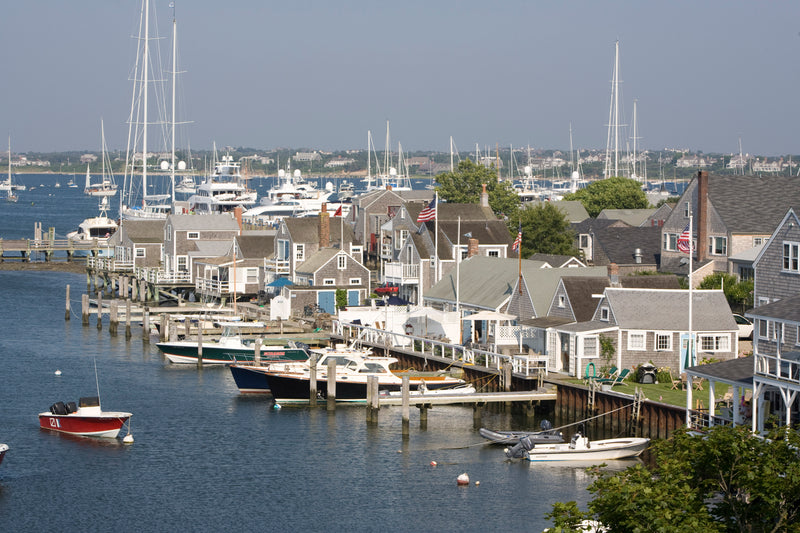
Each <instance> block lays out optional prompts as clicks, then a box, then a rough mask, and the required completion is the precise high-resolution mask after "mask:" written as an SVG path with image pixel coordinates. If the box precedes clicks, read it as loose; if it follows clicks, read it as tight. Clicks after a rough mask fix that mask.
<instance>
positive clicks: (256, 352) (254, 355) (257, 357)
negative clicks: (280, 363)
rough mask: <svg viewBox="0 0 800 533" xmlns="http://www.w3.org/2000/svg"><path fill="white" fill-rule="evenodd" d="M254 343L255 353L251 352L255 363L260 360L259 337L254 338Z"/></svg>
mask: <svg viewBox="0 0 800 533" xmlns="http://www.w3.org/2000/svg"><path fill="white" fill-rule="evenodd" d="M254 344H255V353H253V361H255V363H256V364H258V363H260V362H261V339H256V342H255V343H254Z"/></svg>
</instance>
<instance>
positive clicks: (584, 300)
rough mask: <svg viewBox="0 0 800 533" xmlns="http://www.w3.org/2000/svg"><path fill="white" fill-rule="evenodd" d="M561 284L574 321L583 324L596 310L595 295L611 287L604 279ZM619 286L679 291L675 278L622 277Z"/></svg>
mask: <svg viewBox="0 0 800 533" xmlns="http://www.w3.org/2000/svg"><path fill="white" fill-rule="evenodd" d="M561 283H562V284H563V285H564V290H565V291H566V293H567V296H568V297H569V303H570V305H571V307H572V312H573V314H574V315H575V320H577V321H578V322H584V321H587V320H591V318H592V316H593V315H594V312H595V310H596V309H597V303H598V299H597V298H594V297H593V295H595V294H603V291H604V290H605V288H606V287H609V286H610V285H611V280H610V279H609V278H608V277H607V276H606V277H585V276H576V277H565V278H562V280H561ZM619 284H620V286H622V287H623V288H643V289H644V288H646V289H679V288H680V284H679V283H678V278H676V277H675V276H669V275H665V276H622V277H620V278H619Z"/></svg>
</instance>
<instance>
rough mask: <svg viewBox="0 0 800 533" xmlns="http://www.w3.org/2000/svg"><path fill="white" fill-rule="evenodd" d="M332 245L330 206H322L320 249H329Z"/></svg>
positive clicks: (320, 213)
mask: <svg viewBox="0 0 800 533" xmlns="http://www.w3.org/2000/svg"><path fill="white" fill-rule="evenodd" d="M330 245H331V218H330V213H328V204H322V210H321V211H320V212H319V248H320V250H322V249H323V248H329V247H330Z"/></svg>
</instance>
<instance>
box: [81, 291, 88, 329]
mask: <svg viewBox="0 0 800 533" xmlns="http://www.w3.org/2000/svg"><path fill="white" fill-rule="evenodd" d="M81 324H82V325H84V326H88V325H89V295H88V294H81Z"/></svg>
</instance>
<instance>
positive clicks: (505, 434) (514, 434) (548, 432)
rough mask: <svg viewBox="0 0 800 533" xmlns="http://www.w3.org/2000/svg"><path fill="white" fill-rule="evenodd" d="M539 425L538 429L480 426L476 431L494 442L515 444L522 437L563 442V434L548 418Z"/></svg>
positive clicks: (541, 441) (542, 441)
mask: <svg viewBox="0 0 800 533" xmlns="http://www.w3.org/2000/svg"><path fill="white" fill-rule="evenodd" d="M540 427H541V428H542V429H541V430H540V431H494V430H492V429H488V428H480V429H479V430H478V433H479V434H480V436H481V437H483V438H484V439H488V440H490V441H491V442H493V443H495V444H517V443H519V441H520V439H522V438H528V439H529V440H530V441H531V442H533V443H534V444H547V443H560V442H564V435H563V434H562V433H561V432H560V431H558V430H554V429H552V426H551V425H550V421H549V420H542V423H541V426H540Z"/></svg>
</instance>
